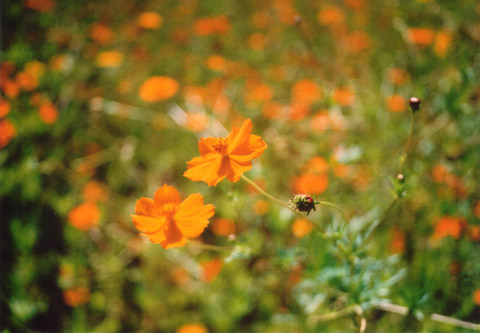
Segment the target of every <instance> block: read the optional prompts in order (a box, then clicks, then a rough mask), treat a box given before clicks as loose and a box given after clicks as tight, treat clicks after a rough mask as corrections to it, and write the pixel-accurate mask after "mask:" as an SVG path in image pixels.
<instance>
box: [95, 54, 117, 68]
mask: <svg viewBox="0 0 480 333" xmlns="http://www.w3.org/2000/svg"><path fill="white" fill-rule="evenodd" d="M122 61H123V54H121V53H120V52H118V51H104V52H100V53H99V54H98V55H97V66H98V67H110V68H115V67H118V66H120V64H121V63H122Z"/></svg>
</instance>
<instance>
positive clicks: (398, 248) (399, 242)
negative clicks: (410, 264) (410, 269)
mask: <svg viewBox="0 0 480 333" xmlns="http://www.w3.org/2000/svg"><path fill="white" fill-rule="evenodd" d="M390 250H391V251H392V252H393V253H403V252H404V251H405V233H404V232H403V231H402V230H400V229H398V228H395V229H393V232H392V238H391V241H390Z"/></svg>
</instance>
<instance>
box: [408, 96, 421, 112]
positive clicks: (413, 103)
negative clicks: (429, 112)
mask: <svg viewBox="0 0 480 333" xmlns="http://www.w3.org/2000/svg"><path fill="white" fill-rule="evenodd" d="M410 108H411V109H412V111H413V112H417V111H418V110H419V109H420V99H418V98H417V97H411V98H410Z"/></svg>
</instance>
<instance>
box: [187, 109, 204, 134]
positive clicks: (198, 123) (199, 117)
mask: <svg viewBox="0 0 480 333" xmlns="http://www.w3.org/2000/svg"><path fill="white" fill-rule="evenodd" d="M208 122H209V119H208V116H207V115H206V114H205V113H203V112H191V113H189V114H188V116H187V128H188V129H189V130H191V131H192V132H203V131H205V130H206V129H207V126H208Z"/></svg>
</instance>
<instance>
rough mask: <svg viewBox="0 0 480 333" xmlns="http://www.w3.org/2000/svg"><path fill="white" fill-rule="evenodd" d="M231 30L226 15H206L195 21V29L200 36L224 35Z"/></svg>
mask: <svg viewBox="0 0 480 333" xmlns="http://www.w3.org/2000/svg"><path fill="white" fill-rule="evenodd" d="M229 30H230V21H229V20H228V17H226V16H225V15H220V16H214V17H204V18H201V19H198V20H196V21H195V22H194V23H193V31H194V33H195V34H196V35H198V36H209V35H223V34H225V33H227V32H228V31H229Z"/></svg>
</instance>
